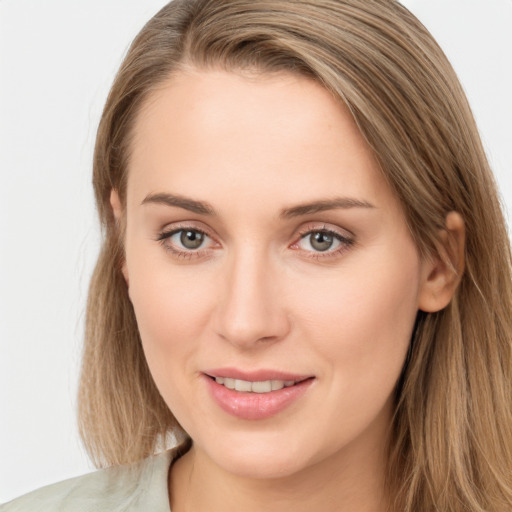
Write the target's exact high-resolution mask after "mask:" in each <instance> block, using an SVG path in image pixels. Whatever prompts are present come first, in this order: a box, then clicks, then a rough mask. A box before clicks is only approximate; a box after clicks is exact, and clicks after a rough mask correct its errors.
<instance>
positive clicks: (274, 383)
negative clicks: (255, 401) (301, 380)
mask: <svg viewBox="0 0 512 512" xmlns="http://www.w3.org/2000/svg"><path fill="white" fill-rule="evenodd" d="M215 382H216V383H217V384H221V385H223V386H225V387H226V388H228V389H233V390H235V391H241V392H246V393H270V392H271V391H279V390H280V389H283V388H285V387H286V388H288V387H290V386H293V385H294V384H296V383H297V382H296V381H294V380H260V381H248V380H241V379H231V378H229V377H215Z"/></svg>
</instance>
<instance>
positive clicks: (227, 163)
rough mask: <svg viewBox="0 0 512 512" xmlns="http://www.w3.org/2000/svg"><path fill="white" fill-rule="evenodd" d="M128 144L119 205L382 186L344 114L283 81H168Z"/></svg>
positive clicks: (216, 76)
mask: <svg viewBox="0 0 512 512" xmlns="http://www.w3.org/2000/svg"><path fill="white" fill-rule="evenodd" d="M132 144H133V145H132V148H131V149H132V152H131V158H130V164H129V179H128V199H129V200H130V198H131V199H132V200H134V201H137V202H140V201H141V200H143V198H144V197H145V196H146V195H147V194H151V193H158V192H163V191H167V192H177V193H180V194H183V195H188V196H192V197H196V196H205V197H207V198H208V199H209V200H212V201H214V202H215V200H216V199H218V200H219V201H223V200H225V199H226V197H229V196H230V195H231V197H235V196H241V195H242V196H243V195H244V194H245V195H247V198H249V197H255V196H257V195H258V194H260V195H261V196H264V197H266V198H267V199H268V198H273V197H275V198H277V199H279V201H280V202H281V203H295V202H297V201H307V200H309V199H316V198H317V197H318V196H321V197H325V195H326V194H331V195H333V194H335V195H346V194H349V195H352V196H353V195H355V196H358V195H365V196H366V197H365V199H371V198H372V197H374V198H375V197H376V196H378V195H379V194H381V193H382V192H383V190H384V189H385V188H386V189H387V187H386V185H385V180H384V179H383V177H382V176H381V173H380V169H379V166H378V163H377V161H376V159H375V157H374V155H373V153H372V151H371V150H370V148H369V147H368V145H367V143H366V141H365V140H364V138H363V137H362V135H361V134H360V132H359V130H358V129H357V126H356V124H355V122H354V120H353V118H352V116H351V115H350V113H349V111H348V109H347V108H346V107H345V106H344V105H342V104H341V102H340V101H338V100H337V99H336V98H335V97H334V96H333V95H332V94H330V93H329V92H328V91H327V90H325V89H324V88H323V87H322V86H321V85H319V84H318V83H316V82H314V81H312V80H310V79H307V78H302V77H298V76H295V75H291V74H275V75H255V74H251V75H246V74H240V73H230V72H225V71H207V72H206V71H187V72H184V73H180V74H177V75H174V76H173V77H172V78H171V79H169V80H168V81H167V82H165V83H164V84H162V86H161V87H160V88H159V89H158V90H156V91H154V92H153V93H152V94H151V95H150V97H149V98H148V100H147V101H146V103H145V105H144V106H143V108H142V109H141V112H140V114H139V116H138V118H137V120H136V123H135V126H134V133H133V143H132ZM163 189H166V190H163ZM386 191H387V190H386ZM387 192H389V191H387ZM298 196H300V197H298Z"/></svg>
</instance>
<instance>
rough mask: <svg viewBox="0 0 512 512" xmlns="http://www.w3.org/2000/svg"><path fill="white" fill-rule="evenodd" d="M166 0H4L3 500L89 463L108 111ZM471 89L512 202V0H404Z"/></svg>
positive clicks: (0, 55)
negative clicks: (133, 52)
mask: <svg viewBox="0 0 512 512" xmlns="http://www.w3.org/2000/svg"><path fill="white" fill-rule="evenodd" d="M165 3H166V2H165V1H164V0H73V1H70V0H46V1H41V0H0V502H3V501H6V500H9V499H11V498H14V497H15V496H17V495H19V494H22V493H25V492H27V491H29V490H32V489H34V488H36V487H40V486H42V485H45V484H48V483H51V482H55V481H58V480H62V479H64V478H68V477H70V476H74V475H78V474H81V473H85V472H87V471H90V470H92V469H93V468H92V466H91V464H90V463H89V462H88V460H87V457H86V455H85V454H84V451H83V449H82V448H81V446H80V442H79V440H78V436H77V432H76V424H75V418H74V417H75V405H76V402H75V394H76V385H77V376H78V368H79V358H80V351H81V340H82V330H83V316H84V308H85V300H86V294H87V284H88V280H89V276H90V273H91V270H92V267H93V264H94V260H95V256H96V252H97V248H98V238H99V237H98V229H97V224H96V216H95V212H94V204H93V198H92V188H91V186H90V179H91V178H90V175H91V171H90V169H91V159H92V148H93V143H94V136H95V130H96V126H97V123H98V119H99V115H100V113H101V109H102V106H103V102H104V100H105V98H106V95H107V92H108V88H109V86H110V84H111V81H112V79H113V75H114V73H115V71H116V69H117V67H118V66H119V64H120V61H121V58H122V56H123V55H124V52H125V51H126V49H127V46H128V44H129V43H130V42H131V40H132V39H133V37H134V36H135V35H136V33H137V32H138V31H139V29H140V28H141V27H142V25H143V23H144V22H145V21H146V20H147V19H149V18H150V17H151V16H152V15H153V14H154V13H155V12H156V11H157V10H158V9H159V8H160V7H162V6H163V5H164V4H165ZM404 3H405V5H406V6H407V7H409V8H410V9H411V10H412V11H413V12H414V13H415V14H416V15H417V16H418V17H419V18H420V19H421V20H422V21H423V23H424V24H425V25H426V26H427V27H428V28H429V29H430V30H431V32H432V33H433V35H434V36H435V37H436V38H437V40H438V41H439V43H440V44H441V46H442V47H443V48H444V50H445V52H446V53H447V55H448V57H449V58H450V60H451V61H452V63H453V65H454V67H455V69H456V71H457V72H458V74H459V76H460V79H461V81H462V83H463V85H464V87H465V89H466V91H467V94H468V97H469V100H470V103H471V105H472V107H473V110H474V113H475V116H476V119H477V122H478V124H479V127H480V130H481V133H482V137H483V140H484V144H485V147H486V149H487V151H488V154H489V157H490V159H491V162H492V164H493V168H494V170H495V173H496V175H497V178H498V182H499V184H500V187H501V191H502V194H503V197H504V202H505V204H506V207H507V209H508V210H510V211H512V129H511V122H512V97H511V92H510V91H512V31H511V30H510V27H511V26H512V0H406V1H404Z"/></svg>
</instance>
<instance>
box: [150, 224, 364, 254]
mask: <svg viewBox="0 0 512 512" xmlns="http://www.w3.org/2000/svg"><path fill="white" fill-rule="evenodd" d="M184 231H192V232H194V233H199V234H200V235H202V236H205V237H207V238H209V239H210V240H212V241H214V239H213V237H212V236H210V235H209V234H208V233H207V232H206V231H205V230H203V229H200V228H197V227H195V226H190V225H188V226H187V225H180V226H175V227H173V228H172V229H170V230H167V231H162V232H161V233H159V234H158V237H157V241H158V242H159V243H160V244H161V245H162V247H163V248H164V249H165V250H166V251H168V252H170V253H171V254H172V255H173V256H174V257H177V258H180V259H188V260H190V259H192V258H202V257H204V256H206V255H207V254H206V253H207V252H208V251H209V250H210V249H211V248H206V249H201V248H200V249H197V250H193V249H189V250H180V249H177V248H176V247H173V246H172V245H170V244H169V243H168V240H169V239H170V238H171V237H172V236H174V235H176V234H178V233H182V232H184ZM315 233H321V234H323V235H328V236H332V237H333V238H334V239H335V240H337V241H338V242H339V243H340V246H339V247H338V248H337V249H335V250H326V251H324V252H322V251H304V252H305V253H306V257H307V258H310V259H314V260H316V261H319V260H327V259H330V258H335V257H337V256H340V255H341V254H343V253H344V252H346V251H347V250H349V249H350V248H351V247H352V246H353V245H354V244H355V239H354V238H350V237H347V236H344V235H341V234H340V233H339V232H337V231H334V230H332V229H329V228H327V227H326V226H324V227H321V228H319V227H318V226H306V227H304V228H303V229H302V230H300V231H299V237H300V238H299V239H298V240H297V241H296V242H294V243H293V244H291V246H290V248H292V249H294V250H295V249H297V250H298V245H299V243H300V241H302V240H304V239H305V238H307V237H308V236H311V235H313V234H315Z"/></svg>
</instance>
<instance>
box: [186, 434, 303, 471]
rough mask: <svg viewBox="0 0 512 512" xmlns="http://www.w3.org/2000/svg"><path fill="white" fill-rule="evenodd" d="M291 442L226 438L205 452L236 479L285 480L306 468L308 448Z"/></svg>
mask: <svg viewBox="0 0 512 512" xmlns="http://www.w3.org/2000/svg"><path fill="white" fill-rule="evenodd" d="M244 437H245V439H244ZM290 441H291V440H290V439H287V440H286V439H282V438H280V436H278V435H277V433H269V432H265V433H263V435H260V436H258V435H256V436H255V435H252V436H247V437H246V436H237V435H235V436H226V437H225V438H223V439H222V441H220V442H219V441H218V442H217V443H216V444H215V445H213V446H212V445H210V446H209V447H207V448H208V449H207V450H205V451H207V454H208V456H209V458H210V459H211V460H212V461H213V463H214V464H216V465H217V466H219V467H221V468H222V469H223V470H224V471H226V472H228V473H231V474H233V475H237V476H239V477H242V478H251V479H274V478H284V477H287V476H290V475H292V474H295V473H297V472H299V471H301V470H302V469H304V467H305V466H306V465H307V461H306V460H305V458H306V457H305V456H306V452H307V450H305V448H306V447H305V446H304V445H302V444H300V446H298V445H297V444H298V443H296V441H295V440H293V441H292V442H290ZM294 441H295V442H294ZM196 446H197V444H196Z"/></svg>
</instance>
